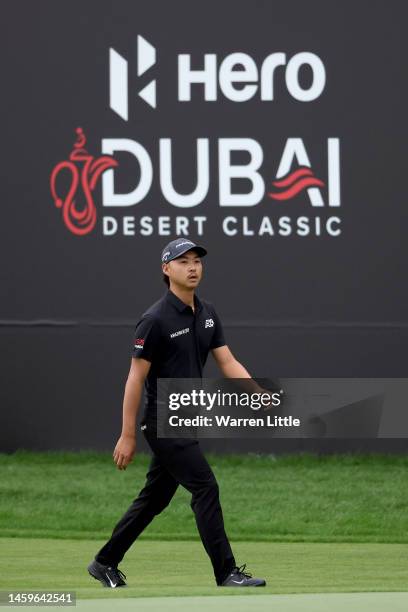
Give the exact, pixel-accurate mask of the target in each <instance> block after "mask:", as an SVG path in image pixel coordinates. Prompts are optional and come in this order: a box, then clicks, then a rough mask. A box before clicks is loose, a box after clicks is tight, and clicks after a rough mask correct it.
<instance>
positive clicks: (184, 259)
mask: <svg viewBox="0 0 408 612" xmlns="http://www.w3.org/2000/svg"><path fill="white" fill-rule="evenodd" d="M162 268H163V272H164V273H165V274H167V276H168V277H169V279H170V282H171V283H174V284H175V285H177V286H179V287H180V288H182V289H194V288H195V287H197V286H198V284H199V282H200V280H201V277H202V274H203V266H202V263H201V258H200V257H199V256H198V255H197V253H196V252H195V251H194V250H191V251H187V253H184V255H181V257H177V259H173V260H172V261H169V263H165V264H163V265H162Z"/></svg>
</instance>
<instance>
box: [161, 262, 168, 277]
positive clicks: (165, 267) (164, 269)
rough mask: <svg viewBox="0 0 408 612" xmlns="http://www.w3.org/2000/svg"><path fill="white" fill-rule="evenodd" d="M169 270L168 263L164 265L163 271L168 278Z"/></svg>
mask: <svg viewBox="0 0 408 612" xmlns="http://www.w3.org/2000/svg"><path fill="white" fill-rule="evenodd" d="M168 269H169V264H168V263H163V264H162V271H163V274H166V276H168V275H169V274H168Z"/></svg>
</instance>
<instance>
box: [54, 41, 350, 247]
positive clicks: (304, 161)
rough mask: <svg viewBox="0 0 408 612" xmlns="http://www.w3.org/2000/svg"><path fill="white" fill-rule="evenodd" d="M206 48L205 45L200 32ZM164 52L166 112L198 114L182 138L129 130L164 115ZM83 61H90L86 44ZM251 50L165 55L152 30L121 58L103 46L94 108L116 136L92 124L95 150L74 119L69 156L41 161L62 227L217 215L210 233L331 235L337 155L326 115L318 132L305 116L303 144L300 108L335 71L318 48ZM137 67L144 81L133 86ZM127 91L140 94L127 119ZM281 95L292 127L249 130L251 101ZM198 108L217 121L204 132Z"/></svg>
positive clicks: (158, 230) (131, 231) (157, 225)
mask: <svg viewBox="0 0 408 612" xmlns="http://www.w3.org/2000/svg"><path fill="white" fill-rule="evenodd" d="M253 44H254V51H256V45H255V41H253ZM208 45H209V46H212V45H210V40H209V41H208ZM164 56H165V57H166V62H167V63H169V62H171V63H172V64H173V68H174V70H173V72H172V74H173V75H174V79H175V83H174V84H173V87H172V88H170V90H169V92H168V98H167V100H166V104H167V108H168V106H169V105H172V106H173V107H176V108H178V107H181V108H183V107H184V108H188V109H189V111H190V112H192V113H193V116H195V117H196V119H197V128H196V129H195V130H192V131H191V132H190V134H189V141H188V143H186V142H181V139H180V138H177V137H173V138H169V137H168V136H166V132H167V131H168V130H167V129H166V126H164V127H163V129H162V133H161V134H160V133H159V134H157V133H155V134H154V135H153V134H152V135H151V136H149V137H148V138H146V137H145V138H140V137H139V135H138V121H140V117H141V116H143V115H145V116H146V121H148V122H150V121H153V122H154V113H160V112H166V107H163V102H160V97H159V95H158V92H159V91H160V82H161V79H163V74H161V70H163V68H162V67H161V61H160V60H161V58H162V57H164ZM92 58H93V59H94V61H95V63H96V62H99V61H100V58H99V56H97V55H96V54H95V55H94V56H92V52H91V59H92ZM258 58H259V54H258V53H256V55H255V54H253V55H251V54H250V53H249V52H243V51H234V50H232V49H231V51H230V52H228V51H225V49H224V50H223V52H222V53H221V52H219V53H214V52H209V50H208V48H205V47H203V48H202V49H200V50H197V49H195V50H194V52H188V53H187V52H183V53H172V54H170V52H169V50H168V49H166V48H160V47H158V45H157V43H156V41H155V40H154V37H153V38H150V39H149V40H147V39H146V38H145V37H144V36H142V35H141V34H140V33H138V32H137V31H135V33H134V37H133V45H131V47H130V48H129V49H128V53H127V54H126V56H124V55H123V54H121V53H119V52H118V51H117V50H116V49H115V48H114V47H109V48H106V49H105V55H104V60H105V61H104V70H105V76H106V81H105V84H106V91H105V95H106V97H105V101H103V100H101V102H100V104H101V108H102V107H103V105H104V103H105V104H106V103H107V102H108V108H109V112H111V113H112V120H113V125H115V126H116V128H115V129H116V130H117V132H118V136H109V137H108V136H106V135H105V134H104V126H103V125H102V124H99V125H96V126H93V139H95V138H96V139H98V137H99V143H100V144H99V146H98V147H96V148H92V149H91V148H89V146H88V144H87V137H88V136H87V134H88V132H89V127H88V126H83V127H75V138H74V139H73V141H72V142H71V143H70V142H61V152H62V151H64V150H65V151H70V152H69V153H68V155H67V157H66V158H65V159H61V160H60V161H58V162H57V163H56V164H55V166H54V167H53V168H52V169H51V172H50V193H51V197H52V200H53V202H54V205H55V207H56V209H57V210H59V211H60V214H61V217H62V221H63V224H64V226H65V230H68V231H69V232H71V233H73V234H75V235H77V236H86V235H88V234H90V233H93V232H96V233H97V234H98V235H99V236H100V237H101V239H112V238H115V237H116V238H117V237H118V236H142V237H147V238H150V237H154V236H169V235H173V236H189V235H196V236H205V235H206V234H207V233H208V227H209V225H211V221H212V219H211V218H212V217H214V220H215V216H217V219H216V220H215V225H214V228H213V234H215V236H218V237H219V238H220V239H221V238H222V237H224V238H236V237H240V236H241V237H245V238H246V237H251V238H252V239H258V238H272V237H275V238H276V237H278V238H288V239H290V238H293V237H295V236H300V237H308V238H316V237H319V236H326V237H327V238H333V239H334V238H336V237H338V236H340V235H341V233H342V209H343V203H342V187H341V184H342V170H341V164H342V156H343V154H345V155H347V152H343V148H342V142H341V138H340V137H339V136H335V135H333V134H335V133H336V129H337V127H336V120H335V117H333V121H332V125H331V126H330V131H329V132H327V128H326V127H324V126H323V125H320V120H319V116H318V115H316V118H315V120H314V129H315V130H316V133H317V134H319V137H318V138H317V139H313V141H312V140H311V139H310V138H307V137H304V136H302V134H303V133H304V132H305V131H306V128H308V127H309V125H308V120H306V119H305V120H303V119H302V115H303V107H304V106H309V107H310V106H313V105H314V104H318V102H319V100H320V98H321V97H322V96H324V95H325V93H326V87H327V77H328V76H329V77H332V78H335V74H333V75H330V72H329V75H328V71H330V67H328V66H326V58H325V56H324V53H321V54H317V53H315V52H314V51H312V50H306V51H305V50H303V51H298V52H295V53H289V52H288V50H287V49H276V48H275V47H274V46H271V47H270V49H269V51H268V53H267V54H266V55H265V57H263V58H262V60H261V61H259V59H258ZM134 62H135V64H136V66H135V68H136V69H133V68H134V66H133V63H134ZM131 68H132V69H131ZM145 74H146V75H149V77H150V80H149V81H148V83H147V84H145V85H144V86H143V87H142V88H141V89H140V88H139V86H140V83H141V82H142V81H141V78H142V77H144V75H145ZM142 80H143V79H142ZM144 82H145V81H144V80H143V83H144ZM135 96H136V97H137V98H138V99H141V100H143V104H138V105H137V108H138V113H137V115H135V108H134V107H135V104H134V97H135ZM280 98H283V99H285V100H286V101H288V102H292V103H293V102H296V104H297V107H296V108H297V109H298V110H297V115H298V118H297V121H296V123H297V128H296V131H297V134H296V133H295V134H294V133H293V127H292V126H291V124H290V123H289V122H288V125H287V128H286V132H287V135H286V136H285V137H284V138H283V139H282V137H280V138H279V139H276V138H274V134H273V132H270V131H269V130H266V132H265V134H264V135H263V137H262V138H260V137H259V136H258V135H257V132H258V131H259V130H258V126H256V125H254V127H253V132H254V133H253V134H251V128H249V127H247V126H245V128H244V127H243V125H242V118H245V117H247V118H248V116H249V115H248V113H249V110H246V107H248V105H249V104H250V103H252V104H254V103H256V104H259V105H260V106H268V105H269V106H270V108H271V111H272V109H273V107H274V103H276V101H279V99H280ZM203 105H205V106H208V107H209V109H210V112H211V114H213V115H214V118H215V121H216V128H215V130H211V131H212V134H211V136H209V135H206V134H205V129H204V130H203V128H202V127H201V126H200V115H201V113H202V106H203ZM236 105H239V110H240V116H239V118H238V119H237V122H236V125H235V127H234V128H233V130H232V133H231V135H229V136H228V137H226V136H224V135H223V131H224V130H223V123H222V120H220V109H219V107H221V109H222V113H225V112H226V109H228V107H233V106H236ZM162 107H163V108H162ZM221 116H222V114H221ZM136 119H137V120H138V121H136ZM168 121H169V122H170V121H172V119H171V115H170V113H169V114H168ZM115 129H114V131H115ZM180 131H181V132H182V131H183V126H182V125H180ZM217 132H218V133H217ZM72 133H73V135H74V126H73V127H72ZM119 134H120V135H119ZM70 148H71V150H70ZM181 149H182V150H181ZM56 155H57V151H56ZM186 156H187V157H188V158H190V160H192V164H190V166H189V170H188V180H187V183H188V184H189V185H190V188H189V189H188V190H181V189H180V188H179V187H178V182H179V181H178V176H180V174H181V173H183V167H185V159H186ZM130 167H131V168H132V170H130V169H129V168H130ZM99 183H100V191H99V192H98V194H97V195H96V189H95V188H96V187H97V185H98V184H99ZM153 193H155V194H157V193H158V194H159V197H160V200H161V202H162V210H163V214H159V215H157V214H153V213H152V211H151V210H149V208H150V206H149V201H150V199H151V197H152V194H153ZM293 203H298V204H301V206H302V209H303V210H302V214H298V213H297V212H295V209H294V207H293V206H291V204H293ZM346 208H347V207H346ZM139 211H142V212H139ZM216 212H218V213H220V214H218V215H216ZM97 219H99V222H98V223H97ZM61 231H64V230H63V228H61Z"/></svg>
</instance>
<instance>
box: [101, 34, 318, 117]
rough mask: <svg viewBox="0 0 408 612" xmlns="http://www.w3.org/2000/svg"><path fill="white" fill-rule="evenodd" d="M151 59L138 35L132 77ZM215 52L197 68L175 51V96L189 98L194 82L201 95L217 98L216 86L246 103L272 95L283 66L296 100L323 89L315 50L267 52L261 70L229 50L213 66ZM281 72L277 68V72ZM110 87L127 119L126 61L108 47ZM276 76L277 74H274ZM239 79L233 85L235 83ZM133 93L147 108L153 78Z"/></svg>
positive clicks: (151, 98) (114, 107) (149, 48)
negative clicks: (307, 75) (306, 73)
mask: <svg viewBox="0 0 408 612" xmlns="http://www.w3.org/2000/svg"><path fill="white" fill-rule="evenodd" d="M155 63H156V49H155V48H154V47H153V45H151V44H150V43H149V42H148V41H147V40H146V39H145V38H143V36H140V35H139V36H138V37H137V76H138V77H139V76H141V75H142V74H144V73H145V72H146V71H147V70H149V68H151V67H152V66H154V64H155ZM218 63H219V62H218V57H217V55H216V54H215V53H206V54H205V55H204V61H203V62H201V65H203V67H202V68H194V69H193V68H192V60H191V55H189V54H187V53H181V54H179V55H178V101H179V102H191V90H192V86H193V85H202V87H203V89H204V100H205V101H206V102H216V101H217V99H218V87H217V85H218V84H219V88H220V90H221V92H222V93H223V95H224V97H225V98H227V99H228V100H231V102H246V101H248V100H250V99H251V98H253V97H254V96H255V94H256V93H257V91H258V90H259V98H260V99H261V100H262V101H272V100H273V99H274V89H275V75H276V73H277V72H278V69H279V68H281V67H285V70H284V73H285V77H284V78H285V83H286V88H287V90H288V92H289V93H290V95H291V96H292V97H293V98H294V99H295V100H298V101H299V102H310V101H312V100H316V98H318V97H319V96H320V94H321V93H322V91H323V90H324V87H325V84H326V71H325V67H324V64H323V62H322V60H321V59H320V58H319V57H318V56H317V55H315V54H314V53H308V52H305V51H303V52H301V53H296V54H295V55H294V56H293V57H291V58H290V59H289V61H288V60H287V57H286V53H281V52H279V53H271V54H270V55H268V56H267V57H266V58H265V59H264V61H263V62H262V65H261V66H260V69H258V66H257V65H256V63H255V60H254V59H253V58H252V57H251V56H250V55H248V54H247V53H231V54H230V55H227V56H226V57H225V58H224V59H223V60H222V61H221V62H220V64H219V66H218ZM305 68H306V69H309V70H310V71H311V73H312V79H311V83H310V85H309V86H308V87H302V85H301V83H300V78H299V74H300V72H301V70H304V69H305ZM280 72H282V70H281V71H280ZM109 76H110V91H109V104H110V107H111V109H112V110H113V111H115V113H117V114H118V115H119V117H121V118H122V119H123V120H124V121H128V118H129V112H128V107H129V92H128V62H127V60H126V59H125V58H124V57H123V56H122V55H120V54H119V53H118V52H117V51H116V50H115V49H113V48H110V49H109ZM276 78H279V77H276ZM236 84H238V87H236V86H235V85H236ZM138 95H139V96H140V97H141V98H142V99H143V100H144V101H145V102H147V104H149V106H151V107H152V108H156V80H155V79H154V80H152V81H150V83H148V85H146V86H145V87H144V88H143V89H142V90H141V91H139V93H138Z"/></svg>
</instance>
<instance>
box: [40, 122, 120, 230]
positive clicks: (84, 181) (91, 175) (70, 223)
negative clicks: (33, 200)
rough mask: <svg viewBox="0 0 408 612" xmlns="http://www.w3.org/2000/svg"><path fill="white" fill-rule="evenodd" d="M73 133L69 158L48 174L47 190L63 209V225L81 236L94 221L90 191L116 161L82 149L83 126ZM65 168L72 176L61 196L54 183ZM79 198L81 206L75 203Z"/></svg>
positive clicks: (116, 163)
mask: <svg viewBox="0 0 408 612" xmlns="http://www.w3.org/2000/svg"><path fill="white" fill-rule="evenodd" d="M76 134H77V140H76V142H75V143H74V148H73V150H72V151H71V154H70V156H69V159H67V160H64V161H60V162H59V163H58V164H57V165H56V166H55V168H54V169H53V171H52V173H51V178H50V189H51V194H52V197H53V199H54V203H55V206H56V207H57V208H62V218H63V220H64V223H65V225H66V227H67V228H68V229H69V230H70V231H71V232H72V233H73V234H76V235H77V236H83V235H84V234H89V232H91V231H92V230H93V228H94V227H95V223H96V207H95V203H94V200H93V197H92V191H93V190H94V189H95V186H96V184H97V182H98V179H99V177H100V176H101V174H102V173H103V172H105V170H107V169H108V168H115V167H116V166H117V165H118V162H117V161H116V160H114V159H113V157H110V156H108V155H101V156H100V157H98V158H95V157H93V155H90V154H89V153H88V151H87V150H86V149H85V148H84V146H85V144H86V136H85V134H84V132H83V130H82V128H80V127H79V128H77V129H76ZM64 170H68V172H69V173H70V174H71V177H70V186H69V188H68V190H67V193H65V195H64V196H62V197H61V196H60V195H59V193H58V191H57V189H58V188H57V182H58V177H59V176H60V175H61V174H62V173H63V172H64ZM81 196H82V198H81ZM80 199H82V206H81V205H80V204H79V202H78V200H80Z"/></svg>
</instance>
